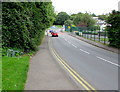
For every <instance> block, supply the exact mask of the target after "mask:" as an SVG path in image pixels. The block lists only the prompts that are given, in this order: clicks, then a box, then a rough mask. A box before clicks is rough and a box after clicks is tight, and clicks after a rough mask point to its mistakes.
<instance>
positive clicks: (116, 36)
mask: <svg viewBox="0 0 120 92" xmlns="http://www.w3.org/2000/svg"><path fill="white" fill-rule="evenodd" d="M107 23H108V24H110V26H107V28H106V30H107V31H108V38H109V42H110V46H113V47H116V48H120V12H119V11H115V10H113V11H112V13H111V14H110V15H109V17H108V19H107Z"/></svg>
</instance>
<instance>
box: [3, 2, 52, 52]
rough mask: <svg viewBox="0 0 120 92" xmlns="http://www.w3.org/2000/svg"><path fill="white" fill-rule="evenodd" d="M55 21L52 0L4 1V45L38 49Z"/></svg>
mask: <svg viewBox="0 0 120 92" xmlns="http://www.w3.org/2000/svg"><path fill="white" fill-rule="evenodd" d="M53 21H54V8H53V6H52V2H23V3H22V2H3V3H2V22H3V26H2V45H3V47H11V48H20V49H24V51H26V50H36V48H37V46H38V45H39V44H40V43H41V40H42V38H43V36H44V31H45V29H46V28H48V27H50V26H51V25H52V23H53Z"/></svg>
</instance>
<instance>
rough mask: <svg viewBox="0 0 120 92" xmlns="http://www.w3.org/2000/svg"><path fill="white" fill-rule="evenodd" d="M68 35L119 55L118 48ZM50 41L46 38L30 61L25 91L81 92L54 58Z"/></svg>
mask: <svg viewBox="0 0 120 92" xmlns="http://www.w3.org/2000/svg"><path fill="white" fill-rule="evenodd" d="M65 33H67V32H65ZM67 34H69V35H71V36H73V37H75V38H77V39H80V40H82V41H85V42H87V43H89V44H92V45H94V46H97V47H99V48H103V49H106V50H109V51H112V52H114V53H118V49H116V48H112V47H109V46H106V45H103V44H100V43H96V42H94V41H91V40H88V39H84V38H82V37H80V36H77V35H74V34H70V33H67ZM48 39H49V37H48V36H45V38H44V41H43V43H42V44H41V45H40V47H39V51H38V52H37V53H36V54H35V55H34V56H33V57H32V59H31V60H30V66H29V71H28V78H27V81H26V85H25V90H80V88H79V87H78V86H77V85H76V84H75V83H74V82H73V81H71V80H72V79H71V78H70V77H69V76H68V74H66V72H65V71H64V70H63V68H62V67H61V66H60V65H59V64H58V63H57V61H56V59H55V58H54V57H53V56H52V54H51V52H50V49H49V44H48Z"/></svg>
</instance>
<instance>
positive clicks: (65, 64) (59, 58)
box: [51, 48, 97, 92]
mask: <svg viewBox="0 0 120 92" xmlns="http://www.w3.org/2000/svg"><path fill="white" fill-rule="evenodd" d="M51 51H52V53H53V54H54V56H55V57H56V59H57V60H58V61H59V62H60V63H61V64H62V65H63V66H64V68H65V69H66V70H67V71H68V72H69V73H70V74H71V75H72V76H73V78H75V79H76V81H77V82H78V83H80V84H81V85H82V86H83V87H84V88H85V89H86V90H88V91H89V92H97V91H96V90H95V89H94V88H93V87H92V86H91V85H90V84H89V83H88V82H87V81H85V80H84V79H83V78H82V77H81V76H80V75H79V74H78V73H77V72H75V71H74V70H73V69H72V68H71V67H70V66H69V65H68V64H67V63H66V62H65V61H64V60H63V59H62V58H61V57H60V56H59V55H58V54H57V52H56V51H55V50H54V49H53V48H51Z"/></svg>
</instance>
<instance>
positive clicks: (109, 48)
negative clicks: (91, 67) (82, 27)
mask: <svg viewBox="0 0 120 92" xmlns="http://www.w3.org/2000/svg"><path fill="white" fill-rule="evenodd" d="M67 34H69V35H71V36H73V37H76V38H77V39H80V40H82V41H85V42H87V43H89V44H92V45H94V46H97V47H99V48H102V49H105V50H108V51H111V52H114V53H118V49H116V48H113V47H110V46H107V45H103V44H100V43H96V42H94V41H91V40H88V39H85V38H83V37H80V36H77V35H75V34H71V33H67Z"/></svg>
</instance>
